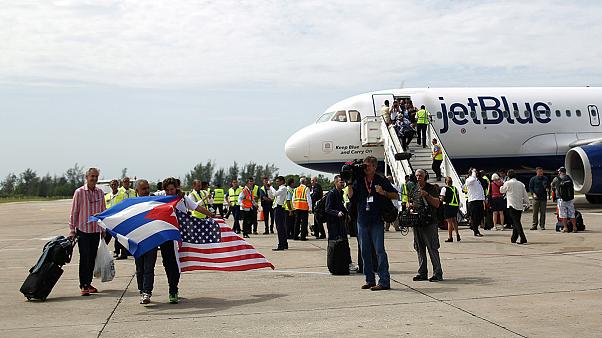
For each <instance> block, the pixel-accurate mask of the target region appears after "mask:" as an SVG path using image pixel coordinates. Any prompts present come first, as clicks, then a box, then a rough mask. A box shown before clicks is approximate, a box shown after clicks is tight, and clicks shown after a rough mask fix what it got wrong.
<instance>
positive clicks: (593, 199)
mask: <svg viewBox="0 0 602 338" xmlns="http://www.w3.org/2000/svg"><path fill="white" fill-rule="evenodd" d="M585 199H586V200H587V201H588V202H590V203H591V204H602V195H590V194H585Z"/></svg>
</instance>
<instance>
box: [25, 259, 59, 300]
mask: <svg viewBox="0 0 602 338" xmlns="http://www.w3.org/2000/svg"><path fill="white" fill-rule="evenodd" d="M62 274H63V269H61V267H60V266H58V265H56V264H54V263H53V262H46V263H44V265H42V267H41V268H40V269H39V270H38V271H36V272H34V273H30V274H29V276H27V278H26V279H25V282H23V285H22V286H21V293H23V295H25V297H27V300H31V299H39V300H42V301H45V300H46V298H48V295H49V294H50V291H52V288H54V286H55V285H56V282H58V281H59V278H61V275H62Z"/></svg>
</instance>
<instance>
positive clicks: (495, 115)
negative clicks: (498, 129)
mask: <svg viewBox="0 0 602 338" xmlns="http://www.w3.org/2000/svg"><path fill="white" fill-rule="evenodd" d="M491 117H493V118H494V119H497V111H493V112H492V113H491Z"/></svg>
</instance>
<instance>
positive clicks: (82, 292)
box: [79, 287, 90, 296]
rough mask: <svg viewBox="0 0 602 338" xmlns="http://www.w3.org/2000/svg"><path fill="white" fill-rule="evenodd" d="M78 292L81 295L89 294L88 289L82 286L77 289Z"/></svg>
mask: <svg viewBox="0 0 602 338" xmlns="http://www.w3.org/2000/svg"><path fill="white" fill-rule="evenodd" d="M79 294H80V295H82V296H89V295H90V291H89V290H88V288H87V287H83V288H81V289H80V290H79Z"/></svg>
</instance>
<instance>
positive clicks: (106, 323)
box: [96, 274, 136, 338]
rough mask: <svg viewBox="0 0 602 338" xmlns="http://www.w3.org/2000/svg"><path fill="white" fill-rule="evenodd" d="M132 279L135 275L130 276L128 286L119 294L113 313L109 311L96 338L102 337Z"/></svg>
mask: <svg viewBox="0 0 602 338" xmlns="http://www.w3.org/2000/svg"><path fill="white" fill-rule="evenodd" d="M134 277H136V274H133V275H132V277H131V278H130V281H129V282H128V285H126V286H125V288H124V289H123V292H122V293H121V296H119V300H118V301H117V304H115V307H114V308H113V311H111V313H110V314H109V316H108V317H107V320H106V321H105V322H104V324H103V325H102V328H101V329H100V331H98V335H97V336H96V337H97V338H98V337H100V336H101V335H102V332H103V331H104V330H105V328H106V327H107V325H108V324H109V321H111V318H112V317H113V315H114V314H115V311H116V310H117V307H119V304H121V301H122V300H123V296H125V293H126V291H127V290H128V289H129V288H130V285H131V284H132V281H133V280H134Z"/></svg>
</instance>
